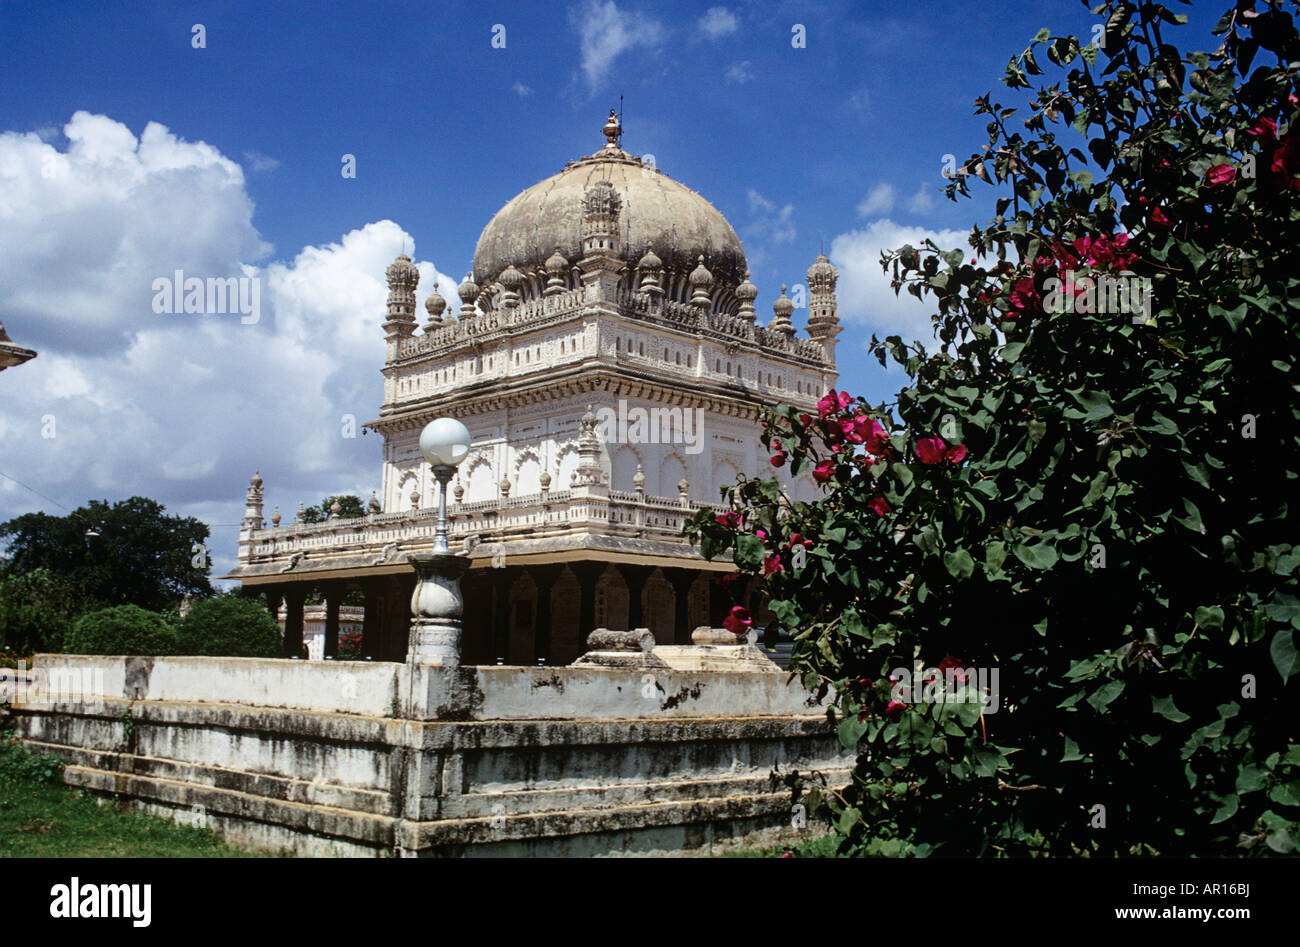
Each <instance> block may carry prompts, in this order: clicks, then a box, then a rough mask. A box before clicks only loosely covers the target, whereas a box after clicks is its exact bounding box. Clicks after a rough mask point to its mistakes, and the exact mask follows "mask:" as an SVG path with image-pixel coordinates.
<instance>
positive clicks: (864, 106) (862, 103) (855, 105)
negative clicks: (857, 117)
mask: <svg viewBox="0 0 1300 947" xmlns="http://www.w3.org/2000/svg"><path fill="white" fill-rule="evenodd" d="M849 107H850V108H852V109H853V110H854V111H857V112H870V111H871V92H870V90H868V89H858V90H857V91H856V92H854V93H852V94H851V95H850V96H849Z"/></svg>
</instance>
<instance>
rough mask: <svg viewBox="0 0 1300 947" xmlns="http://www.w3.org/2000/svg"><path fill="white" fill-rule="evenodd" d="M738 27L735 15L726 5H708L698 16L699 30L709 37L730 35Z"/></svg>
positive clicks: (719, 37) (718, 37) (717, 37)
mask: <svg viewBox="0 0 1300 947" xmlns="http://www.w3.org/2000/svg"><path fill="white" fill-rule="evenodd" d="M739 28H740V23H739V21H737V20H736V15H735V14H734V13H732V12H731V11H730V10H728V9H727V8H726V7H709V10H708V12H707V13H705V14H704V16H702V17H701V18H700V31H701V32H702V33H703V34H704V35H705V36H707V37H708V38H709V39H721V38H722V37H724V36H730V35H731V34H732V33H734V32H736V30H737V29H739Z"/></svg>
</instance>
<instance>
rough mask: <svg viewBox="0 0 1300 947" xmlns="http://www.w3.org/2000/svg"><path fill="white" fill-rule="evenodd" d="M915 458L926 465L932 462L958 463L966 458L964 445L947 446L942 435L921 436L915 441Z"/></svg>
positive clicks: (931, 464)
mask: <svg viewBox="0 0 1300 947" xmlns="http://www.w3.org/2000/svg"><path fill="white" fill-rule="evenodd" d="M916 459H917V460H919V461H920V462H921V463H923V464H926V465H928V466H933V465H934V464H943V463H948V464H960V463H961V462H962V461H963V460H965V459H966V445H965V444H954V445H952V446H951V447H949V446H948V445H947V444H945V443H944V440H943V438H942V437H923V438H921V439H920V440H919V441H917V442H916Z"/></svg>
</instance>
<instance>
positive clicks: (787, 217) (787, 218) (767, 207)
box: [745, 187, 795, 243]
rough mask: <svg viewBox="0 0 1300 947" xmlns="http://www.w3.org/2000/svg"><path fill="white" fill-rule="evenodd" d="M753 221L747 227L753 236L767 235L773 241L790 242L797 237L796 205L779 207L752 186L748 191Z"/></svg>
mask: <svg viewBox="0 0 1300 947" xmlns="http://www.w3.org/2000/svg"><path fill="white" fill-rule="evenodd" d="M746 194H747V196H748V198H749V213H750V216H752V217H753V218H754V220H753V222H752V223H751V224H750V225H749V226H748V227H746V228H745V233H746V234H748V235H751V236H759V237H766V238H767V239H768V240H771V241H772V242H773V243H789V242H790V241H791V240H793V239H794V238H795V229H794V219H793V218H794V205H793V204H786V205H785V206H783V207H777V205H776V204H774V203H773V202H772V201H769V200H768V199H767V198H766V197H764V196H763V195H762V194H760V193H758V191H756V190H754V189H753V188H752V187H751V188H749V189H748V190H747V192H746Z"/></svg>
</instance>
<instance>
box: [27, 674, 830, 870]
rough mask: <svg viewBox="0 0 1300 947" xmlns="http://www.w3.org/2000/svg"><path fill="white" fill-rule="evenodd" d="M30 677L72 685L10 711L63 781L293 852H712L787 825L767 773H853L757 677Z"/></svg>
mask: <svg viewBox="0 0 1300 947" xmlns="http://www.w3.org/2000/svg"><path fill="white" fill-rule="evenodd" d="M676 657H677V656H676V655H674V658H676ZM712 660H714V659H710V661H712ZM33 671H34V672H35V673H36V675H37V676H38V677H40V676H42V675H46V676H48V677H50V678H51V679H62V680H63V681H65V682H67V681H80V682H83V687H82V689H81V691H80V692H78V693H72V694H68V693H67V692H66V690H65V692H64V693H63V695H62V696H58V695H50V696H48V697H40V696H38V697H37V698H36V699H28V700H21V699H20V700H16V701H15V702H14V704H13V706H12V708H11V712H12V716H13V720H14V724H15V726H16V728H17V730H18V732H19V734H20V736H21V737H22V739H23V741H24V742H25V743H26V744H27V745H28V746H29V747H30V748H31V749H33V750H39V751H45V752H52V753H55V754H57V755H59V756H60V757H62V758H63V759H64V760H65V761H66V763H67V769H66V778H67V780H68V781H69V782H71V783H74V784H77V785H81V786H85V787H87V788H89V789H92V790H94V791H96V792H100V793H105V794H115V795H117V796H120V797H125V798H128V799H130V800H133V801H134V802H135V803H136V804H138V805H139V806H141V807H142V808H146V809H149V810H152V811H156V812H160V813H163V814H168V815H171V816H173V817H174V818H176V819H177V820H178V821H185V822H190V823H193V824H203V825H208V826H211V827H212V828H214V829H216V830H217V831H218V832H219V833H220V834H221V835H223V836H224V837H226V838H227V839H229V840H230V841H232V842H234V843H236V844H240V845H244V846H248V847H256V848H263V849H270V850H288V851H291V852H294V853H298V854H303V855H359V856H390V855H397V856H475V855H566V856H575V855H605V854H689V853H710V852H717V851H721V850H725V849H727V848H728V847H732V846H737V845H750V844H755V843H759V842H769V841H776V840H777V839H779V838H782V837H792V836H793V835H794V832H795V830H794V829H792V828H791V822H792V819H791V813H792V800H791V797H790V792H789V790H787V789H784V788H781V787H780V786H779V785H774V783H773V781H772V779H771V774H772V773H773V772H787V771H789V770H794V769H797V770H800V771H805V772H806V771H809V770H819V771H821V772H824V773H826V774H827V775H828V776H829V777H830V778H831V781H832V782H836V781H840V782H847V780H848V773H849V771H850V769H851V763H852V760H851V758H850V757H849V756H848V755H846V752H845V751H844V750H843V749H842V748H841V747H840V744H839V741H838V738H837V736H836V734H835V732H834V730H833V729H832V728H831V727H829V726H828V725H827V723H826V717H825V713H824V707H823V706H822V705H820V704H818V703H816V702H814V701H812V700H811V699H810V697H809V695H808V694H807V693H806V692H805V691H803V690H802V688H801V687H800V686H799V685H798V683H797V682H793V681H788V680H787V675H785V674H782V673H771V672H770V671H766V670H748V669H738V670H707V671H706V670H682V669H676V668H673V667H667V668H658V667H655V668H609V667H561V668H548V667H509V666H495V667H461V668H455V669H448V668H440V667H436V666H431V665H405V664H389V663H365V662H323V661H322V662H317V661H288V660H263V659H250V658H193V657H189V658H123V657H95V656H77V655H39V656H38V657H37V659H36V663H35V667H34V668H33Z"/></svg>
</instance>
